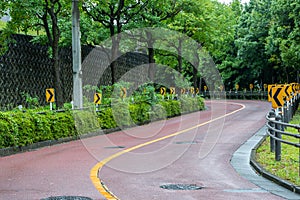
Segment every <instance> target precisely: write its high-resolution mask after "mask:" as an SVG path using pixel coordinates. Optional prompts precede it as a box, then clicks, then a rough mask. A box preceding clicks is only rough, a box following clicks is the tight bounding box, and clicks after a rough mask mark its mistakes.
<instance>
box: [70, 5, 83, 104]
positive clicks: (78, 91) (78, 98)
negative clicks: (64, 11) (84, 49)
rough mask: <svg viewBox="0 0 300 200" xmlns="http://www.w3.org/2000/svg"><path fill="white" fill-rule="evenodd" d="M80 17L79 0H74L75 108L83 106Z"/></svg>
mask: <svg viewBox="0 0 300 200" xmlns="http://www.w3.org/2000/svg"><path fill="white" fill-rule="evenodd" d="M79 19H80V14H79V8H78V0H72V54H73V105H74V108H82V107H83V98H82V78H81V75H82V71H81V45H80V26H79Z"/></svg>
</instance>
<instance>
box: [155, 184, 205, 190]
mask: <svg viewBox="0 0 300 200" xmlns="http://www.w3.org/2000/svg"><path fill="white" fill-rule="evenodd" d="M160 188H162V189H166V190H201V189H202V188H203V187H201V186H198V185H196V184H167V185H161V186H160Z"/></svg>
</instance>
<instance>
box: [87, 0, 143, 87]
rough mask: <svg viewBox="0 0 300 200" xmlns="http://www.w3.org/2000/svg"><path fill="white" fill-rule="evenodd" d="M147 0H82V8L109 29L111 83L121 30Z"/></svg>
mask: <svg viewBox="0 0 300 200" xmlns="http://www.w3.org/2000/svg"><path fill="white" fill-rule="evenodd" d="M147 3H148V0H144V1H143V0H127V1H125V0H99V1H92V0H89V1H84V3H83V10H84V11H85V12H86V13H87V14H88V15H89V16H90V17H91V18H92V19H93V20H94V21H96V22H99V23H101V24H102V25H103V26H104V27H105V28H107V29H108V30H109V36H110V38H111V42H112V46H111V53H110V58H109V59H110V61H111V62H110V63H111V64H110V69H111V76H112V84H114V83H115V82H116V78H115V70H116V69H115V68H116V66H115V62H114V60H115V59H116V58H117V56H118V53H119V46H120V40H121V34H120V33H121V32H122V31H123V30H124V27H125V29H126V25H128V24H129V23H130V22H131V20H133V19H134V17H135V16H136V15H138V14H139V13H140V12H141V11H142V10H143V9H144V8H145V7H146V6H147Z"/></svg>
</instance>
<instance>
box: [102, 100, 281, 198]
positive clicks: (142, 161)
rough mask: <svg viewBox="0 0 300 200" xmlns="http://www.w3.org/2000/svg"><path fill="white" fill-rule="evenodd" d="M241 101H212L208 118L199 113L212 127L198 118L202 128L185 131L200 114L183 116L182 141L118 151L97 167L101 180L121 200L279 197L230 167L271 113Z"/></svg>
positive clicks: (157, 142) (167, 140)
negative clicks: (166, 187) (169, 188)
mask: <svg viewBox="0 0 300 200" xmlns="http://www.w3.org/2000/svg"><path fill="white" fill-rule="evenodd" d="M237 103H239V102H236V103H232V102H210V103H208V105H209V108H210V110H209V111H205V112H208V113H209V114H208V115H206V114H205V112H204V113H202V115H201V117H202V119H205V121H206V122H207V121H209V123H203V121H202V122H201V120H200V122H199V121H198V122H197V123H198V124H199V125H200V126H198V127H196V128H195V129H192V130H190V129H185V128H186V127H185V125H186V124H188V127H195V126H196V125H195V124H193V122H192V121H197V120H196V119H195V117H197V114H192V115H189V117H191V116H193V115H194V116H193V117H192V118H190V119H188V120H186V118H185V117H181V118H180V120H179V122H178V123H181V124H182V126H180V128H178V130H176V132H175V133H180V137H178V136H176V137H177V138H175V139H174V138H164V137H162V138H164V139H163V140H159V139H158V140H157V139H156V138H152V139H153V140H152V141H155V142H153V143H152V142H151V143H150V144H149V142H146V143H145V144H146V145H145V146H143V145H139V146H138V148H133V149H132V151H131V150H130V152H128V151H126V152H124V154H123V153H118V154H117V156H112V157H111V159H109V158H110V157H108V160H106V161H107V163H105V164H106V165H104V166H100V167H101V168H99V170H101V171H100V173H99V174H98V176H99V179H100V180H101V181H103V183H104V184H105V187H106V188H107V190H109V191H110V192H111V193H113V195H114V196H115V197H117V198H119V199H122V200H124V199H128V200H129V199H130V200H133V199H170V200H176V199H180V200H182V199H213V200H216V199H220V200H221V199H222V200H223V199H239V200H240V199H266V200H267V199H272V200H274V199H281V198H280V197H278V196H275V195H273V194H271V193H269V192H268V191H264V190H262V189H260V188H258V187H257V186H255V185H253V184H252V183H250V182H249V181H247V180H245V179H243V178H242V177H241V176H239V175H238V174H237V173H236V171H235V170H234V169H233V168H232V166H231V165H230V159H231V157H232V154H233V153H234V152H235V150H236V149H237V148H238V147H239V146H240V145H241V144H243V143H244V142H245V141H246V140H247V139H248V138H249V137H251V136H252V135H253V134H254V133H255V132H256V131H258V130H259V129H260V128H261V127H262V126H263V125H264V123H265V120H264V117H265V114H266V113H267V112H268V111H269V109H270V105H269V104H268V103H267V102H258V101H242V102H240V104H237ZM212 107H214V109H213V111H212ZM242 108H244V109H242ZM234 111H238V112H234ZM211 112H213V113H211ZM212 115H213V116H212ZM208 116H210V117H208ZM222 116H225V117H224V118H223V117H222ZM191 119H195V120H191ZM213 119H217V120H213ZM173 125H174V124H173ZM166 126H167V124H166ZM182 130H186V131H182ZM155 131H157V130H153V132H155ZM173 131H174V130H173ZM219 131H220V132H219ZM147 132H151V130H147ZM190 135H192V137H191V136H190ZM210 135H212V137H210ZM216 138H217V140H216ZM212 143H213V144H212ZM124 146H126V144H124ZM163 149H166V150H165V151H164V150H163ZM206 149H208V150H206ZM157 152H158V153H157ZM204 152H205V153H204ZM203 153H204V154H203ZM170 157H171V158H174V159H173V160H172V159H170ZM170 160H171V161H172V162H170ZM170 184H175V185H179V186H182V185H191V186H199V187H202V189H199V190H166V189H164V188H162V187H164V186H166V185H170ZM106 195H107V194H106ZM112 199H113V197H112Z"/></svg>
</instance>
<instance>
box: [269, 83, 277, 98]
mask: <svg viewBox="0 0 300 200" xmlns="http://www.w3.org/2000/svg"><path fill="white" fill-rule="evenodd" d="M275 86H276V85H268V101H269V102H271V101H272V98H273V95H272V88H273V87H275Z"/></svg>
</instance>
